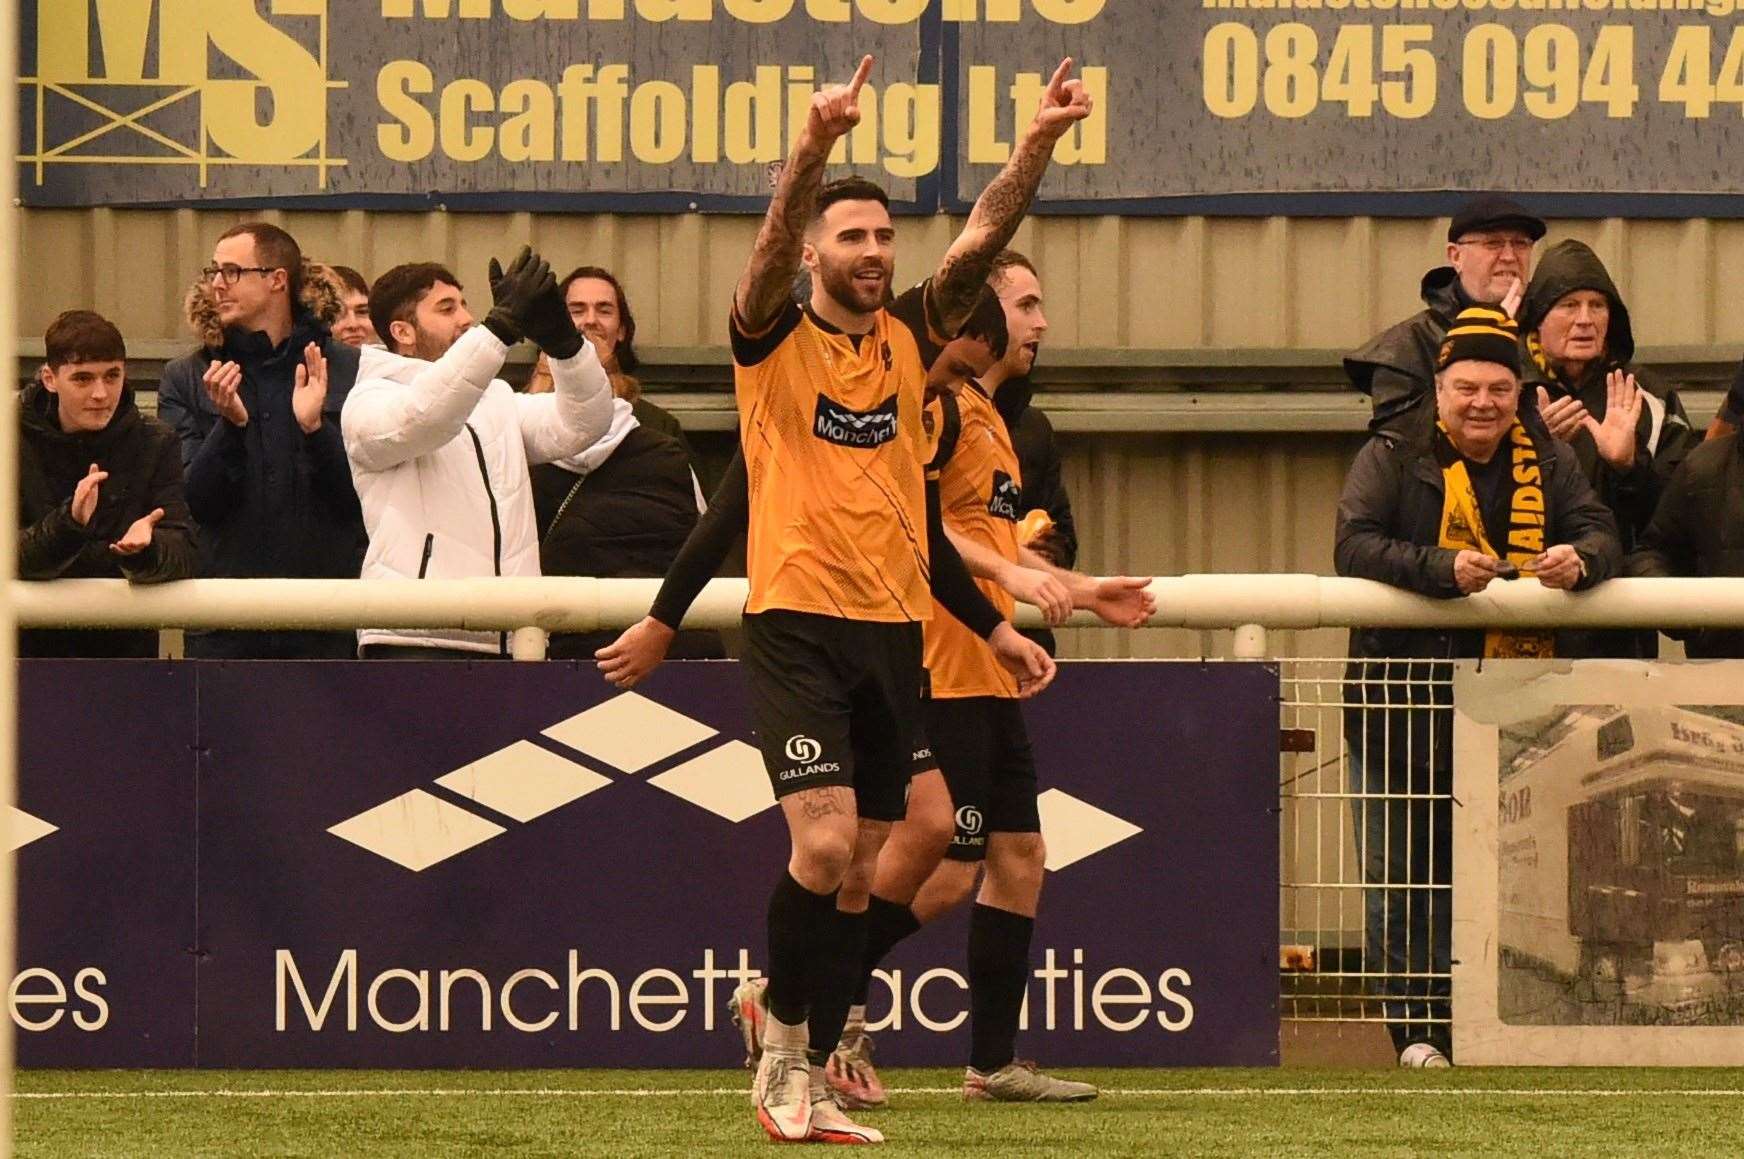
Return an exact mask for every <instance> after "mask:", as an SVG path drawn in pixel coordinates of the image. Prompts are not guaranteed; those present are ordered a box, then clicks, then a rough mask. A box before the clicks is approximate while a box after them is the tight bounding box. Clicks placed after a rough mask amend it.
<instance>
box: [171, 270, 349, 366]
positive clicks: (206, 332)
mask: <svg viewBox="0 0 1744 1159" xmlns="http://www.w3.org/2000/svg"><path fill="white" fill-rule="evenodd" d="M343 291H344V285H343V283H341V282H340V280H339V275H338V274H335V273H334V272H333V270H332V268H331V267H329V266H325V265H322V264H321V263H320V262H312V261H309V260H307V259H305V260H304V261H303V292H302V295H301V296H300V297H299V299H298V302H299V305H300V306H301V307H302V310H304V311H307V312H308V313H309V315H310V316H311V317H313V318H314V319H315V321H317V322H319V323H320V324H321V325H322V326H325V327H327V328H329V329H331V328H332V326H333V323H334V322H336V321H338V320H339V313H340V310H341V309H342V306H343ZM182 311H183V314H184V316H185V317H186V319H187V322H188V329H189V330H191V331H192V332H193V335H194V338H195V340H196V341H198V342H199V343H200V345H201V347H203V348H204V349H207V350H216V349H218V348H219V347H221V346H223V345H224V326H223V324H222V323H220V322H219V321H218V303H217V302H215V301H214V300H213V298H212V286H211V283H209V282H207V281H206V280H205V279H204V278H201V279H199V280H197V281H195V282H194V284H193V285H191V286H189V287H188V290H187V293H186V295H185V296H184V297H183V298H182Z"/></svg>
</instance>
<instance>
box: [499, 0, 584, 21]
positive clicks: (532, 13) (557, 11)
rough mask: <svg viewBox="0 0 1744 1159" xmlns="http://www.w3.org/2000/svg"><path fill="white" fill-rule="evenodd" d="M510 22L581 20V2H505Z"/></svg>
mask: <svg viewBox="0 0 1744 1159" xmlns="http://www.w3.org/2000/svg"><path fill="white" fill-rule="evenodd" d="M503 15H504V16H507V17H508V18H509V19H510V20H579V19H581V0H503Z"/></svg>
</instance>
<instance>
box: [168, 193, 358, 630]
mask: <svg viewBox="0 0 1744 1159" xmlns="http://www.w3.org/2000/svg"><path fill="white" fill-rule="evenodd" d="M338 310H339V303H338V301H337V299H336V298H335V296H334V292H333V286H332V282H331V281H330V280H329V279H327V278H324V277H311V276H309V274H308V272H307V271H306V270H305V266H304V261H303V255H302V251H301V249H299V248H298V246H297V242H296V240H295V239H294V238H292V237H291V235H290V234H288V233H286V232H285V231H284V230H282V229H279V228H278V227H277V226H274V225H268V224H266V223H264V222H251V223H246V224H243V225H239V226H237V227H235V228H234V229H231V230H230V231H228V232H227V233H225V234H224V235H223V236H222V237H220V238H219V239H218V243H217V245H216V246H215V247H214V248H213V251H212V264H211V265H210V266H208V267H207V268H206V269H205V270H204V271H202V274H201V281H200V283H199V284H198V285H196V286H195V287H194V289H193V290H192V291H191V292H190V294H189V298H188V320H189V324H190V325H191V326H192V327H193V329H194V332H195V334H196V335H198V337H199V339H200V349H198V350H196V351H194V353H192V354H189V355H187V356H186V357H183V358H178V359H176V360H175V361H174V362H171V363H170V364H169V365H168V366H166V367H164V372H163V381H162V383H161V385H160V387H159V391H158V414H159V415H160V416H161V417H162V418H163V419H164V420H165V421H166V422H168V423H169V425H170V426H171V427H173V428H174V429H175V432H176V434H177V435H178V436H179V437H180V439H181V442H182V461H183V463H184V464H185V465H186V469H187V493H188V507H189V509H190V511H191V512H192V513H193V516H194V521H195V523H196V525H197V528H198V542H199V546H200V574H201V575H205V576H230V577H267V578H282V577H299V578H322V579H342V578H344V579H349V578H353V577H355V576H356V575H357V571H358V565H359V563H360V562H361V560H362V558H363V546H364V541H363V518H362V511H361V509H360V508H359V507H358V503H357V495H356V493H355V492H354V491H353V490H352V487H351V471H350V468H349V467H347V466H346V463H345V448H344V446H343V445H342V443H341V442H340V438H339V410H340V407H341V406H343V405H344V402H345V396H346V394H347V393H348V392H349V391H350V390H351V386H352V383H353V382H355V381H356V379H357V365H358V352H357V350H356V349H355V348H354V347H351V346H347V345H345V344H344V343H343V342H340V341H339V340H338V339H336V338H334V337H333V334H332V332H331V330H330V329H329V327H330V325H331V323H332V320H333V318H334V317H336V316H337V314H338ZM355 647H356V645H355V641H354V639H353V637H352V635H351V633H349V632H291V631H281V632H233V631H215V632H189V633H188V637H187V653H188V655H189V656H191V657H213V658H228V659H244V658H256V659H303V660H308V659H333V658H340V657H347V656H351V655H353V654H354V653H355Z"/></svg>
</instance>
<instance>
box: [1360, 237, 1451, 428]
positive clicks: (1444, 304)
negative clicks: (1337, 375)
mask: <svg viewBox="0 0 1744 1159" xmlns="http://www.w3.org/2000/svg"><path fill="white" fill-rule="evenodd" d="M1422 294H1423V309H1422V310H1420V311H1418V312H1417V313H1416V314H1413V315H1411V317H1409V318H1407V319H1405V320H1404V321H1403V322H1400V323H1399V324H1398V325H1397V326H1394V327H1392V328H1391V329H1389V330H1384V331H1382V332H1381V333H1380V334H1379V335H1377V336H1376V337H1375V338H1373V339H1372V340H1370V341H1369V343H1368V344H1367V345H1366V346H1364V347H1362V348H1361V349H1360V350H1357V351H1355V352H1354V353H1351V354H1347V355H1346V356H1345V358H1344V373H1345V374H1346V376H1348V377H1349V378H1350V382H1351V385H1352V386H1354V387H1356V388H1357V389H1358V390H1360V391H1362V392H1363V393H1364V394H1366V395H1368V396H1369V398H1370V399H1371V400H1372V402H1373V405H1374V417H1373V418H1372V419H1370V420H1369V430H1371V431H1377V432H1378V431H1389V432H1391V433H1393V434H1395V435H1397V436H1399V437H1400V438H1405V439H1409V438H1410V437H1411V436H1412V433H1413V429H1414V427H1415V426H1416V421H1417V417H1418V416H1421V415H1423V414H1426V413H1432V412H1433V411H1434V409H1435V403H1434V398H1435V356H1436V354H1437V353H1438V352H1439V351H1440V349H1441V342H1442V340H1443V339H1444V338H1446V337H1447V330H1448V327H1449V326H1451V325H1453V320H1454V318H1456V317H1458V316H1459V312H1460V311H1461V310H1463V309H1465V308H1466V307H1467V306H1470V305H1472V304H1473V303H1472V300H1471V299H1470V298H1468V297H1467V296H1466V293H1465V290H1464V289H1463V288H1462V287H1461V286H1460V284H1459V272H1458V271H1457V270H1455V269H1454V268H1453V267H1452V266H1437V267H1436V268H1435V269H1433V270H1430V271H1429V272H1428V273H1426V274H1424V275H1423V282H1422Z"/></svg>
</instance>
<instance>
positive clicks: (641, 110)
mask: <svg viewBox="0 0 1744 1159" xmlns="http://www.w3.org/2000/svg"><path fill="white" fill-rule="evenodd" d="M684 104H685V102H684V90H683V89H681V88H679V87H678V86H677V85H675V84H673V83H672V82H671V81H666V80H651V81H649V82H648V83H647V84H642V85H637V86H636V91H635V93H634V94H632V95H631V97H630V152H632V153H634V154H635V155H636V160H638V161H644V162H647V163H648V164H650V165H665V164H668V163H670V162H672V161H676V160H677V159H678V157H679V154H681V153H683V152H684Z"/></svg>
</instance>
